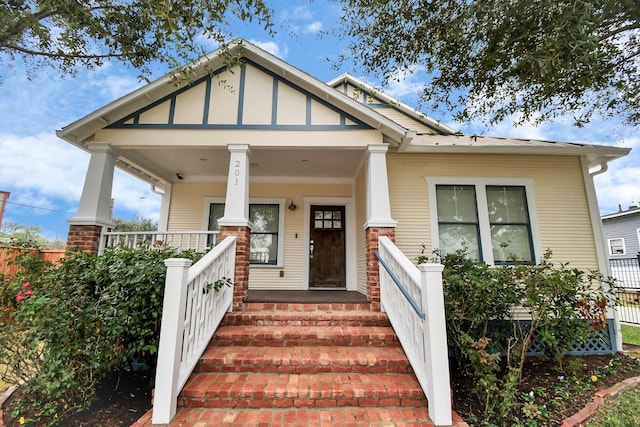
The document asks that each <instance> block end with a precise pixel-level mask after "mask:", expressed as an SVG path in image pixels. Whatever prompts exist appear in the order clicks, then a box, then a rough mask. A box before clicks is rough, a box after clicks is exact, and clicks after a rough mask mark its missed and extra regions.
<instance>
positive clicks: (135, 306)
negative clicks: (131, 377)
mask: <svg viewBox="0 0 640 427" xmlns="http://www.w3.org/2000/svg"><path fill="white" fill-rule="evenodd" d="M199 256H200V255H198V254H195V253H193V252H178V251H176V250H173V249H169V248H165V247H161V248H157V249H154V250H146V249H129V248H116V249H111V250H108V251H107V252H106V253H105V254H104V255H101V256H99V257H96V256H92V255H89V254H86V253H84V252H81V251H75V252H70V253H68V254H67V256H66V257H65V258H64V259H62V260H61V262H60V264H59V265H58V266H52V265H47V266H45V267H44V268H43V269H42V270H41V271H39V272H38V273H37V274H36V273H34V272H30V273H28V274H30V276H29V278H30V280H29V281H28V282H24V281H23V280H24V279H25V278H26V277H27V276H24V275H18V276H16V278H15V279H14V280H13V281H12V285H11V288H12V289H13V290H12V292H13V291H15V290H16V289H17V291H16V293H14V295H13V298H14V306H15V309H14V311H13V313H12V316H10V317H7V318H6V319H5V320H4V321H3V323H2V324H0V358H2V360H6V361H7V364H8V366H9V370H8V371H7V372H5V373H4V374H3V377H4V379H5V381H7V382H17V381H24V382H25V385H24V387H25V391H26V392H27V393H29V394H30V395H33V396H34V397H36V400H38V401H44V402H47V405H45V407H46V409H47V411H52V410H55V411H61V410H64V408H67V409H71V408H76V407H84V406H86V405H88V404H89V403H90V401H91V398H92V397H93V396H94V393H95V386H96V384H97V383H98V382H99V381H100V380H101V379H102V378H103V377H104V376H105V375H106V374H108V373H109V372H111V371H113V370H121V369H123V368H126V367H127V366H128V365H129V364H130V363H131V362H132V360H133V359H134V358H136V357H145V358H147V360H149V361H150V362H151V364H152V366H155V363H153V360H154V358H155V354H156V353H157V348H158V339H159V330H160V319H161V310H162V302H163V292H164V279H165V274H166V270H165V267H164V263H163V261H164V260H165V259H166V258H171V257H187V258H191V259H197V258H198V257H199ZM28 271H29V270H25V272H28ZM25 274H26V273H25Z"/></svg>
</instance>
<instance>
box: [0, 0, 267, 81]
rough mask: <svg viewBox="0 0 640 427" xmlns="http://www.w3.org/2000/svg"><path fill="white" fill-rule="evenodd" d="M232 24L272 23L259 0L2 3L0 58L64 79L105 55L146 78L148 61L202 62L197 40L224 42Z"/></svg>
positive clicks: (265, 25)
mask: <svg viewBox="0 0 640 427" xmlns="http://www.w3.org/2000/svg"><path fill="white" fill-rule="evenodd" d="M236 19H240V20H241V21H252V20H254V19H255V20H256V21H257V22H259V23H260V24H262V25H263V26H264V28H265V29H267V30H269V29H270V28H271V25H272V24H271V10H270V9H269V8H268V7H267V6H266V4H265V2H264V1H263V0H252V1H246V0H228V1H219V0H175V1H147V0H133V1H127V0H91V1H85V2H69V1H64V0H39V1H35V2H0V53H1V52H4V53H6V54H8V57H9V59H14V57H21V58H22V59H24V60H25V61H26V62H27V63H29V64H31V65H34V66H53V67H56V68H58V69H59V70H60V72H61V73H62V74H73V73H74V72H75V70H76V68H77V67H81V66H82V67H84V66H86V67H96V66H99V65H101V64H102V62H103V61H104V60H106V59H110V58H113V59H117V60H120V61H122V62H124V63H126V64H129V65H131V66H133V67H135V68H140V69H141V70H142V71H143V72H145V73H148V72H149V63H150V62H154V61H158V62H161V63H164V64H175V63H179V64H180V65H184V64H186V63H189V62H191V61H192V60H194V59H196V58H198V57H200V56H201V55H202V53H204V52H202V48H201V46H199V45H198V43H197V38H198V36H199V35H205V36H206V37H207V38H209V39H212V40H213V41H215V42H218V43H219V44H221V45H222V44H224V42H225V41H227V40H226V36H225V35H226V34H228V33H229V28H230V23H231V22H232V21H234V20H236Z"/></svg>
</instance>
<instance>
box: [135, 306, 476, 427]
mask: <svg viewBox="0 0 640 427" xmlns="http://www.w3.org/2000/svg"><path fill="white" fill-rule="evenodd" d="M453 415H454V424H456V425H461V426H462V425H466V424H465V423H463V422H462V420H461V419H460V418H459V417H458V416H457V415H456V414H455V413H454V414H453ZM150 417H151V413H150V412H149V413H148V414H146V415H145V416H144V417H143V418H141V419H140V420H139V421H138V422H137V423H136V424H134V426H136V427H138V426H148V425H150ZM169 425H170V426H184V427H186V426H193V427H196V426H198V427H201V426H219V425H229V426H257V425H260V426H332V425H335V426H347V425H348V426H401V425H407V426H409V425H410V426H433V423H432V422H431V421H430V420H429V416H428V408H427V401H426V399H425V398H424V394H423V392H422V389H421V388H420V385H419V384H418V381H417V379H416V378H415V376H414V374H413V371H412V370H411V367H410V365H409V362H408V360H407V358H406V356H405V354H404V352H403V350H402V347H400V343H399V342H398V340H397V337H396V335H395V333H394V331H393V329H392V328H391V326H389V322H388V319H387V317H386V315H385V314H384V313H379V312H372V311H369V306H368V304H274V303H251V304H246V305H245V310H244V311H240V312H233V313H228V314H227V315H226V317H225V319H224V321H223V326H221V327H220V328H219V329H218V331H217V332H216V334H215V335H214V337H213V339H212V341H211V343H210V345H209V347H208V349H207V350H206V351H205V353H204V355H203V356H202V358H201V360H200V363H199V365H198V367H197V368H196V371H195V372H194V374H193V375H192V376H191V378H190V379H189V381H188V382H187V384H186V385H185V387H184V389H183V390H182V393H181V394H180V397H179V399H178V413H177V415H176V417H175V418H174V420H173V421H172V422H171V424H169Z"/></svg>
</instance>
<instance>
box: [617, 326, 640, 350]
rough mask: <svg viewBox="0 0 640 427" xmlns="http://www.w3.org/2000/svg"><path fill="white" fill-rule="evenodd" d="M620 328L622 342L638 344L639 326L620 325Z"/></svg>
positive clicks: (639, 341) (639, 339) (639, 342)
mask: <svg viewBox="0 0 640 427" xmlns="http://www.w3.org/2000/svg"><path fill="white" fill-rule="evenodd" d="M620 327H621V328H622V342H623V343H625V344H632V345H637V346H640V326H632V325H620Z"/></svg>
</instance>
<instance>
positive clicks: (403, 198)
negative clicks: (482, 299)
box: [387, 153, 598, 268]
mask: <svg viewBox="0 0 640 427" xmlns="http://www.w3.org/2000/svg"><path fill="white" fill-rule="evenodd" d="M387 158H388V164H387V165H388V171H389V181H390V193H391V207H392V216H393V218H394V219H395V220H396V221H398V228H397V230H396V239H397V244H398V246H399V247H400V249H402V250H403V251H404V252H405V253H406V254H407V255H408V256H409V257H410V258H411V259H413V258H415V257H416V256H417V255H418V253H419V250H420V246H421V245H422V244H426V245H427V247H428V251H429V254H430V251H431V244H432V240H431V235H430V228H429V224H430V222H429V221H430V220H431V217H430V214H429V209H428V194H427V183H426V181H425V179H424V178H423V177H424V176H469V177H474V176H477V177H526V178H532V179H533V182H534V184H533V192H534V198H535V206H534V208H535V212H536V215H537V219H538V223H539V237H540V242H541V247H542V250H545V249H547V248H550V249H551V250H552V251H553V254H554V256H553V260H554V262H570V263H571V266H574V267H578V268H597V267H598V263H597V258H596V250H595V243H594V237H593V230H592V226H591V219H590V216H589V209H588V205H587V199H586V191H585V187H584V181H583V177H582V170H581V165H580V159H579V158H578V157H566V156H562V157H561V156H515V155H452V154H397V153H396V154H389V155H388V157H387ZM537 255H538V256H540V255H541V254H537Z"/></svg>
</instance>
